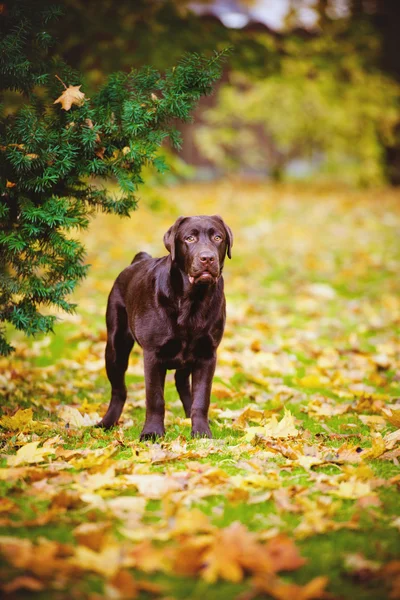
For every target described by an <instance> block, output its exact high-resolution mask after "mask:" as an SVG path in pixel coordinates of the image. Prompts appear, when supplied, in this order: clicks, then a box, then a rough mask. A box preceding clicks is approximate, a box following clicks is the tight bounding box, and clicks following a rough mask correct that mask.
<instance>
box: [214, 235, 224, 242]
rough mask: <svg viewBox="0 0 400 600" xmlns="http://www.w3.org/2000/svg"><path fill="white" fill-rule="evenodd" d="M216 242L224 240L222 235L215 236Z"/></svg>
mask: <svg viewBox="0 0 400 600" xmlns="http://www.w3.org/2000/svg"><path fill="white" fill-rule="evenodd" d="M214 240H215V241H216V242H220V241H221V240H222V235H219V234H218V233H217V235H214Z"/></svg>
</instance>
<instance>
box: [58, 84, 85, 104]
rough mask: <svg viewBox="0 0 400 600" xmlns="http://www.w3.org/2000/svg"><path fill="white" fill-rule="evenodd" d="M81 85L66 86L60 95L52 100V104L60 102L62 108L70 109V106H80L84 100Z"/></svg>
mask: <svg viewBox="0 0 400 600" xmlns="http://www.w3.org/2000/svg"><path fill="white" fill-rule="evenodd" d="M81 87H82V85H70V86H68V87H67V88H66V89H65V90H64V91H63V93H62V94H61V96H59V97H58V98H57V100H54V104H58V103H60V104H61V107H62V108H63V109H64V110H70V109H71V106H73V105H76V106H82V105H83V104H84V102H85V94H84V93H83V92H81V91H80V89H81Z"/></svg>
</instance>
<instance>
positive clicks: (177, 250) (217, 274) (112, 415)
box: [99, 215, 233, 441]
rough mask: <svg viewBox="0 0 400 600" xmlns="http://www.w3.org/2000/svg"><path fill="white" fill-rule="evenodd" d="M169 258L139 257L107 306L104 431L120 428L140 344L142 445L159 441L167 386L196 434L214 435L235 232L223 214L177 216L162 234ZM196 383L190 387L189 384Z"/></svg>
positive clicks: (116, 285)
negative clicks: (171, 379)
mask: <svg viewBox="0 0 400 600" xmlns="http://www.w3.org/2000/svg"><path fill="white" fill-rule="evenodd" d="M164 244H165V247H166V248H167V250H168V251H169V255H167V256H164V257H162V258H152V257H151V256H150V255H149V254H147V252H139V253H138V254H136V256H135V257H134V259H133V261H132V263H131V265H130V266H129V267H127V268H126V269H124V270H123V271H122V273H120V275H119V276H118V277H117V279H116V281H115V283H114V285H113V288H112V290H111V292H110V296H109V298H108V305H107V314H106V322H107V345H106V352H105V359H106V371H107V376H108V379H109V381H110V383H111V400H110V404H109V407H108V410H107V412H106V414H105V416H104V417H103V419H102V420H101V421H100V423H99V426H100V427H104V428H107V429H108V428H110V427H112V426H113V425H116V424H117V423H118V419H119V418H120V415H121V413H122V410H123V407H124V404H125V400H126V395H127V390H126V386H125V371H126V369H127V367H128V359H129V354H130V351H131V350H132V347H133V345H134V343H135V342H137V343H138V344H139V345H140V346H141V347H142V348H143V357H144V373H145V387H146V419H145V423H144V426H143V430H142V432H141V435H140V440H141V441H143V440H148V439H151V440H154V439H156V438H158V437H162V436H163V435H164V433H165V428H164V413H165V403H164V383H165V376H166V372H167V369H175V384H176V389H177V391H178V394H179V397H180V399H181V401H182V404H183V408H184V411H185V415H186V417H190V418H191V421H192V436H193V437H208V438H211V437H212V434H211V430H210V426H209V421H208V410H209V406H210V394H211V385H212V380H213V376H214V371H215V365H216V351H217V348H218V345H219V343H220V342H221V339H222V335H223V332H224V327H225V295H224V281H223V278H222V270H223V266H224V260H225V256H226V255H227V256H228V257H229V258H231V248H232V245H233V235H232V231H231V229H230V228H229V227H228V226H227V225H226V224H225V223H224V221H223V219H222V218H221V217H220V216H218V215H214V216H204V215H201V216H194V217H179V219H177V221H176V222H175V223H174V225H172V227H170V228H169V229H168V231H167V233H166V234H165V235H164ZM190 378H191V383H190Z"/></svg>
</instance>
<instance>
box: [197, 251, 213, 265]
mask: <svg viewBox="0 0 400 600" xmlns="http://www.w3.org/2000/svg"><path fill="white" fill-rule="evenodd" d="M214 260H215V257H214V255H213V254H211V252H202V253H201V254H200V261H201V262H202V263H203V264H207V263H210V264H212V263H213V262H214Z"/></svg>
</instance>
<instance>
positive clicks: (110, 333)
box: [99, 286, 134, 429]
mask: <svg viewBox="0 0 400 600" xmlns="http://www.w3.org/2000/svg"><path fill="white" fill-rule="evenodd" d="M106 321H107V346H106V371H107V376H108V379H109V381H110V383H111V401H110V404H109V407H108V410H107V412H106V414H105V416H104V417H103V419H102V420H101V421H100V423H99V427H105V428H106V429H108V428H109V427H112V426H113V425H115V424H116V423H117V422H118V419H119V417H120V416H121V413H122V409H123V408H124V404H125V400H126V395H127V391H126V386H125V371H126V369H127V368H128V360H129V354H130V352H131V350H132V347H133V344H134V340H133V337H132V334H131V332H130V331H129V327H128V317H127V313H126V309H125V305H124V303H123V300H122V297H121V294H120V292H119V290H118V288H117V287H116V286H114V287H113V289H112V290H111V293H110V296H109V298H108V305H107V316H106Z"/></svg>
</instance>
